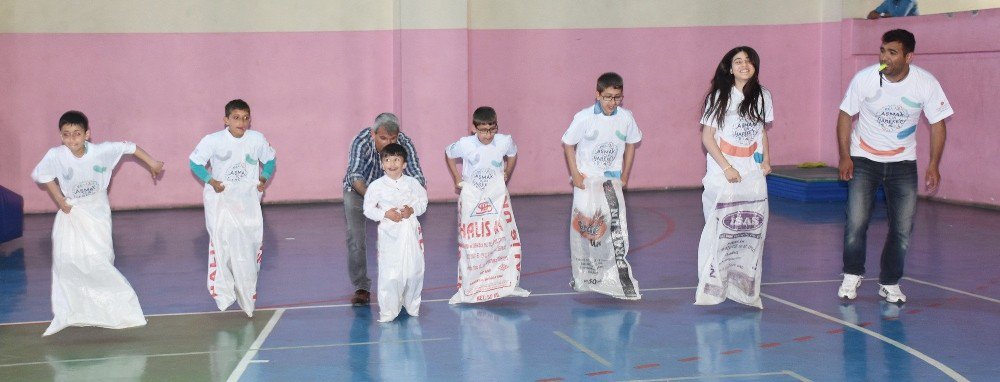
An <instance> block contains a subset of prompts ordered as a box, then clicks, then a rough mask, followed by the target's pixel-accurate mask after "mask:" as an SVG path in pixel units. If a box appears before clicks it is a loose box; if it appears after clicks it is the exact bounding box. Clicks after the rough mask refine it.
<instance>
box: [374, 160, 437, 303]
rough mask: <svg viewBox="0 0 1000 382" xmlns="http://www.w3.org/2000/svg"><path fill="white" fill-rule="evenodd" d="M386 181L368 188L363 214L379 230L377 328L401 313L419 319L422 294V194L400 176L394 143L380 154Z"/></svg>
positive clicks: (402, 163)
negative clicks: (419, 217)
mask: <svg viewBox="0 0 1000 382" xmlns="http://www.w3.org/2000/svg"><path fill="white" fill-rule="evenodd" d="M379 156H380V158H381V161H382V170H383V171H385V175H383V176H382V177H381V178H378V179H376V180H375V181H374V182H372V183H371V184H370V185H368V191H367V192H366V193H365V203H364V213H365V216H366V217H368V218H369V219H371V220H374V221H377V222H379V225H378V306H379V319H378V321H379V322H389V321H392V320H394V319H396V316H398V315H399V312H400V310H401V309H402V308H404V307H405V308H406V313H408V314H409V315H411V316H414V317H416V316H418V315H420V293H421V291H422V290H423V288H424V241H423V236H422V234H421V231H420V222H419V221H417V216H420V215H423V214H424V211H426V210H427V190H424V187H423V186H421V185H420V182H419V181H417V179H416V178H413V177H411V176H408V175H403V170H404V169H405V168H406V156H407V153H406V149H405V148H403V146H401V145H399V144H397V143H391V144H388V145H386V146H385V148H383V149H382V151H381V152H380V153H379Z"/></svg>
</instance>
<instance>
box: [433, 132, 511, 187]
mask: <svg viewBox="0 0 1000 382" xmlns="http://www.w3.org/2000/svg"><path fill="white" fill-rule="evenodd" d="M444 152H445V155H447V156H448V158H451V159H455V158H462V180H463V181H464V182H466V183H469V184H472V185H474V186H476V187H477V188H479V189H485V188H486V185H487V184H489V182H490V180H492V179H493V178H497V177H499V178H500V179H503V172H504V168H505V167H506V166H505V164H506V162H504V156H508V157H513V156H515V155H517V146H516V145H514V139H513V138H511V136H510V135H507V134H496V135H494V136H493V141H492V142H490V144H488V145H484V144H483V143H482V142H480V141H479V137H477V136H475V135H470V136H467V137H462V139H459V140H458V141H457V142H455V143H452V144H450V145H448V147H447V148H446V149H445V150H444Z"/></svg>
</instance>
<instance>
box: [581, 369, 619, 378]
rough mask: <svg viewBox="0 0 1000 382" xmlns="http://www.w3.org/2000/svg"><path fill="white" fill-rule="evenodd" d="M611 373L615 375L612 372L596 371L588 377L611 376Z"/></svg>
mask: <svg viewBox="0 0 1000 382" xmlns="http://www.w3.org/2000/svg"><path fill="white" fill-rule="evenodd" d="M611 373H614V372H613V371H611V370H601V371H595V372H593V373H587V376H588V377H594V376H598V375H605V374H611Z"/></svg>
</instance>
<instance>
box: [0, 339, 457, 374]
mask: <svg viewBox="0 0 1000 382" xmlns="http://www.w3.org/2000/svg"><path fill="white" fill-rule="evenodd" d="M450 339H451V338H447V337H445V338H426V339H419V340H401V341H370V342H347V343H339V344H323V345H301V346H275V347H270V348H259V349H257V351H259V352H260V351H268V350H294V349H314V348H332V347H341V346H360V345H375V344H379V343H393V344H396V343H407V342H429V341H444V340H450ZM241 350H245V351H249V350H250V348H247V349H241V348H232V349H224V350H214V351H194V352H185V353H162V354H136V355H123V356H115V357H101V358H78V359H66V360H59V361H40V362H21V363H9V364H0V367H16V366H33V365H50V364H56V363H75V362H93V361H108V360H112V359H120V358H132V357H143V358H153V357H179V356H189V355H205V354H218V353H232V352H236V351H241ZM264 362H270V361H269V360H266V359H261V360H251V361H250V363H264Z"/></svg>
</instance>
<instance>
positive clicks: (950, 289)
mask: <svg viewBox="0 0 1000 382" xmlns="http://www.w3.org/2000/svg"><path fill="white" fill-rule="evenodd" d="M903 278H904V279H906V280H909V281H913V282H915V283H918V284H924V285H929V286H932V287H935V288H941V289H944V290H946V291H949V292H955V293H959V294H964V295H966V296H969V297H975V298H978V299H982V300H986V301H989V302H992V303H997V304H1000V300H997V299H995V298H990V297H986V296H982V295H978V294H975V293H969V292H966V291H963V290H958V289H955V288H949V287H946V286H944V285H939V284H935V283H932V282H927V281H922V280H917V279H915V278H912V277H907V276H903Z"/></svg>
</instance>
